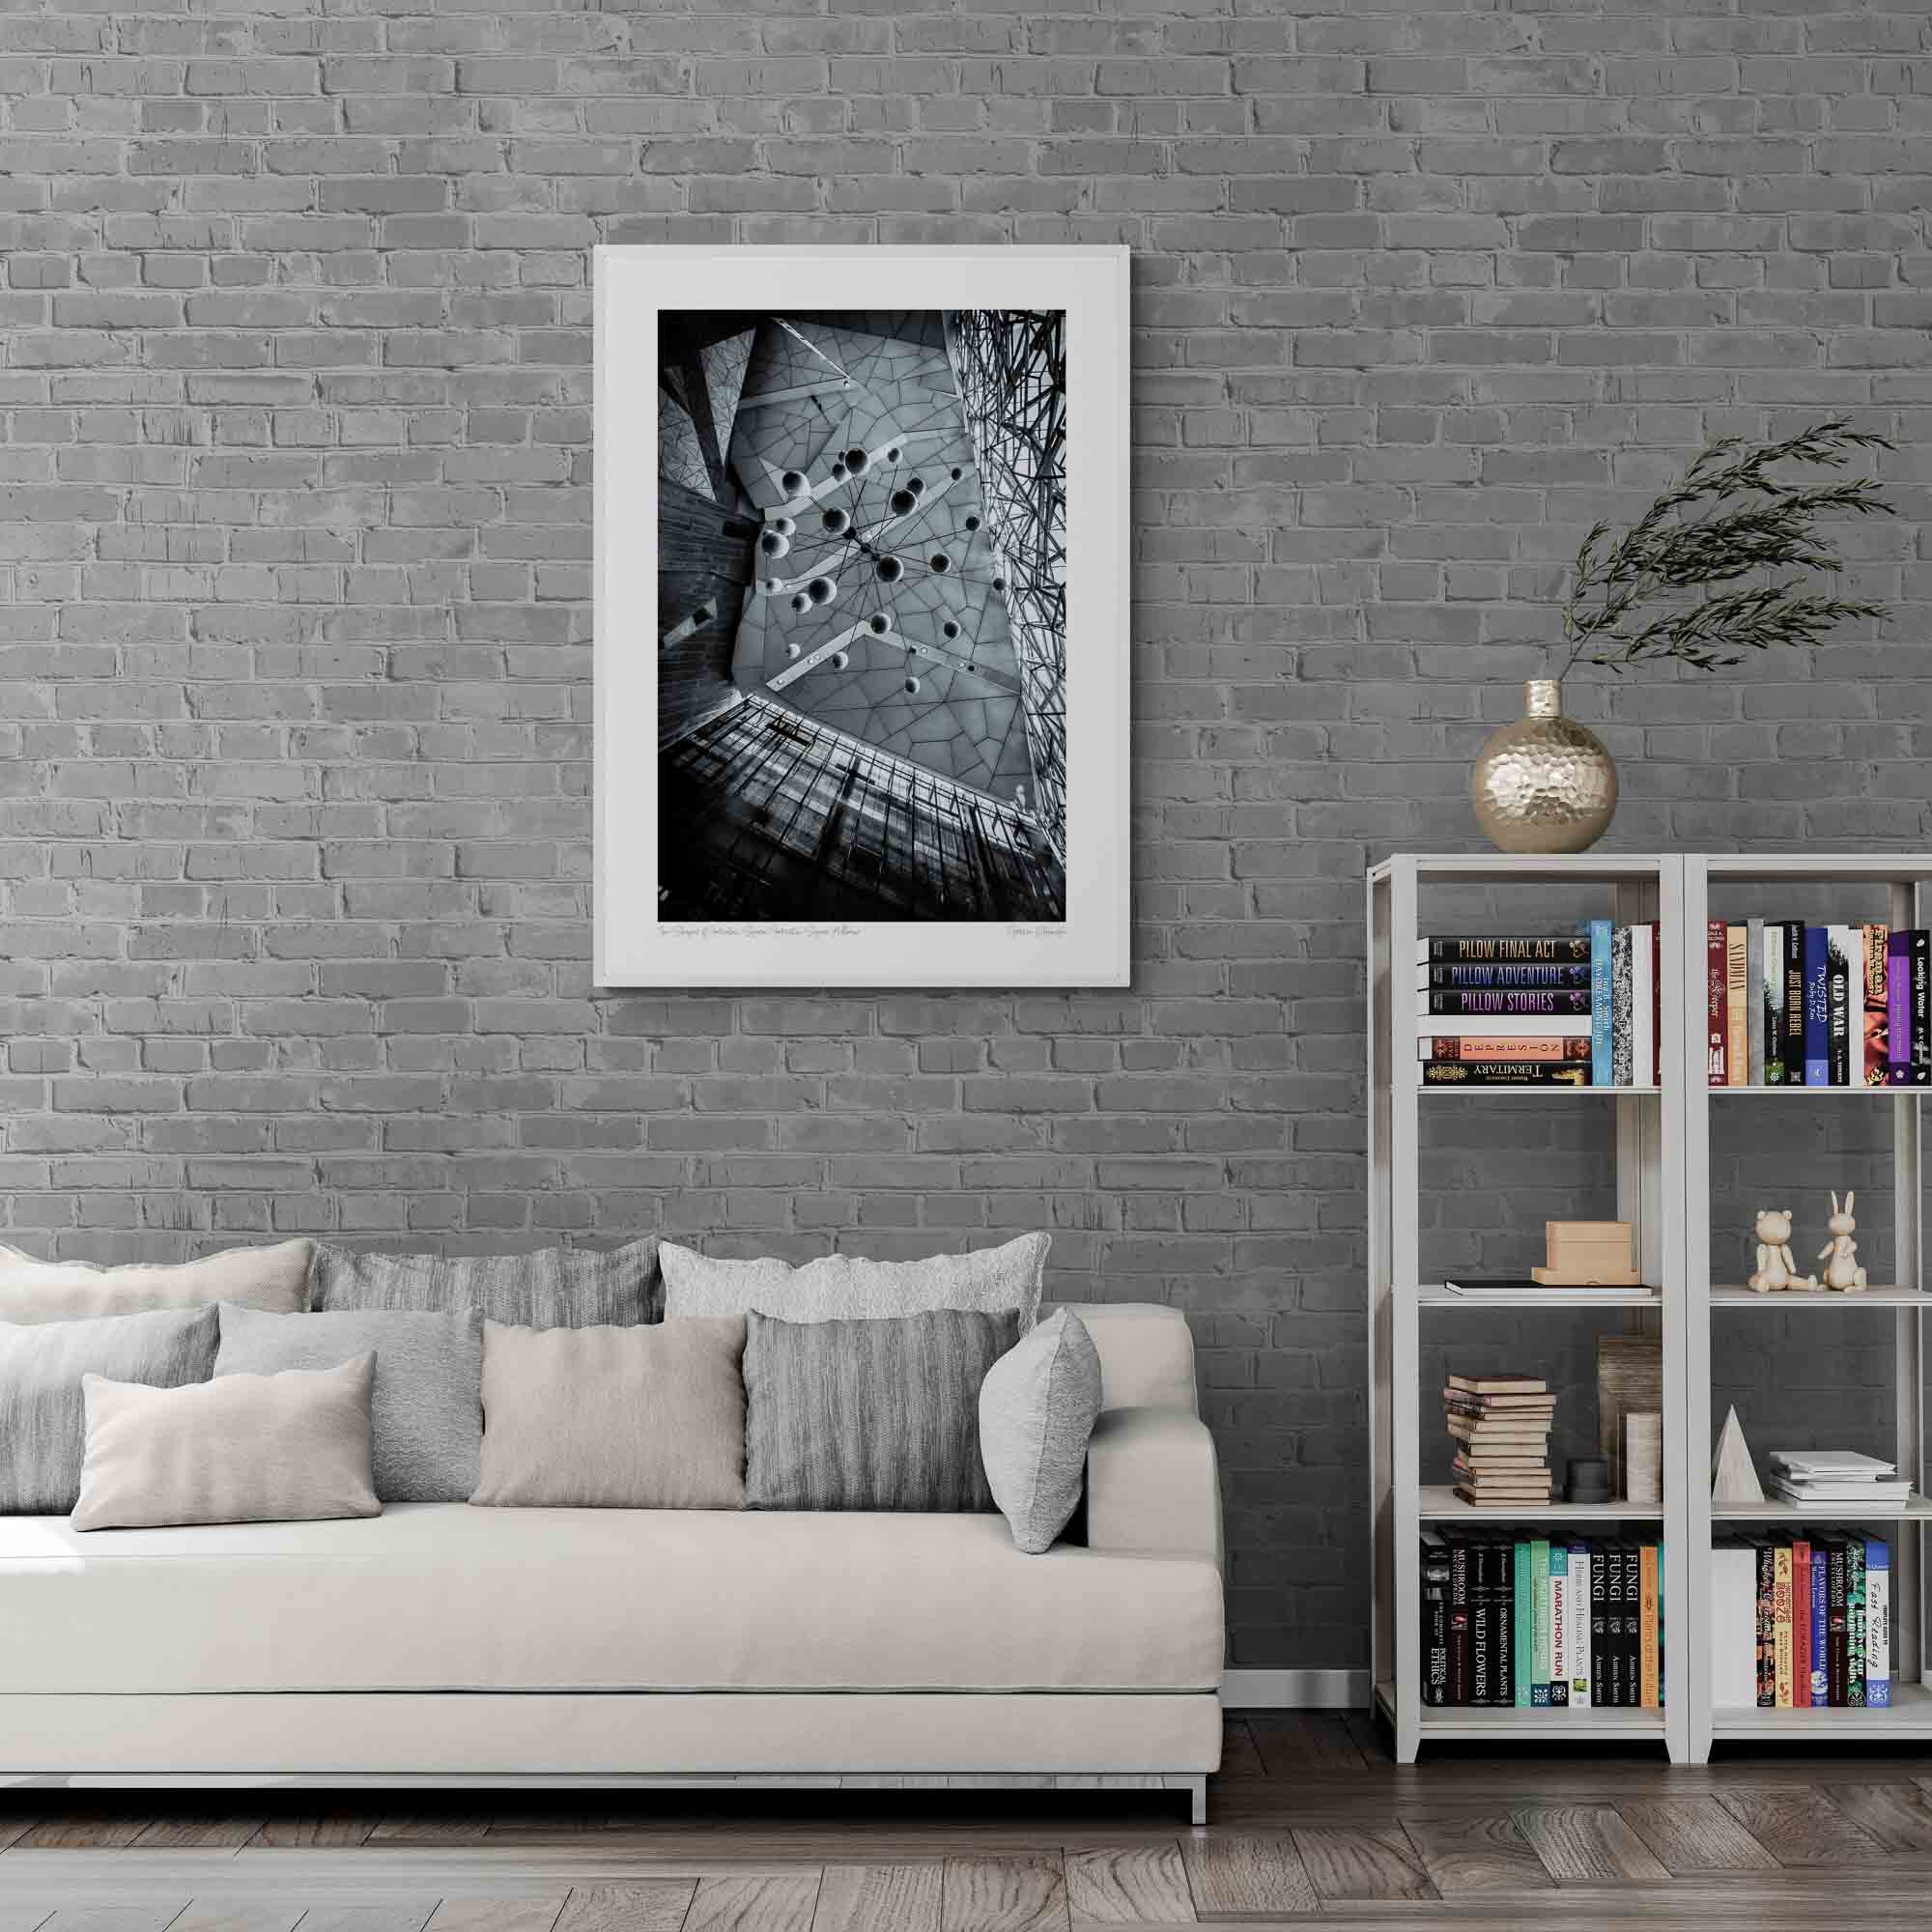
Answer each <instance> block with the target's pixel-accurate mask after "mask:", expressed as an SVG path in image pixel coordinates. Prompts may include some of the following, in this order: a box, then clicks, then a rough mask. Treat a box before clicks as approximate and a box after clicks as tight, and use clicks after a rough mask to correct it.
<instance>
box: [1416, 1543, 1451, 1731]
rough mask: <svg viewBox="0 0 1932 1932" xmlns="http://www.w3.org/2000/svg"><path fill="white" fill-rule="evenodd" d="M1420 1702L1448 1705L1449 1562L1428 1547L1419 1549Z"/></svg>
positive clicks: (1438, 1550)
mask: <svg viewBox="0 0 1932 1932" xmlns="http://www.w3.org/2000/svg"><path fill="white" fill-rule="evenodd" d="M1422 1701H1423V1703H1424V1704H1426V1705H1432V1706H1436V1707H1440V1706H1442V1705H1445V1704H1447V1703H1448V1701H1449V1560H1448V1552H1447V1551H1446V1550H1444V1549H1443V1548H1441V1546H1440V1545H1437V1544H1430V1543H1424V1545H1423V1546H1422Z"/></svg>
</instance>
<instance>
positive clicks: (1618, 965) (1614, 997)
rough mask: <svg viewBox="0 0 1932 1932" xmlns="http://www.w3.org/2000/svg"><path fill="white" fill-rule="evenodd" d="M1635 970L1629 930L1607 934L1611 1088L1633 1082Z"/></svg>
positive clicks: (1620, 929) (1634, 1062)
mask: <svg viewBox="0 0 1932 1932" xmlns="http://www.w3.org/2000/svg"><path fill="white" fill-rule="evenodd" d="M1635 999H1636V967H1635V965H1634V963H1633V961H1632V959H1631V928H1630V927H1629V926H1627V925H1620V926H1617V927H1616V928H1615V929H1614V930H1613V931H1612V932H1611V934H1610V1085H1611V1086H1613V1087H1629V1086H1631V1085H1632V1084H1633V1083H1634V1081H1635V1079H1636V1071H1635V1068H1636V1013H1635Z"/></svg>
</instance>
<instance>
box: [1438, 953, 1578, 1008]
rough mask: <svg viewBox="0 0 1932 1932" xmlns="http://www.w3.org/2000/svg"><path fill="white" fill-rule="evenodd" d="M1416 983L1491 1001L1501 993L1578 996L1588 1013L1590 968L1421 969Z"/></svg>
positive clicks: (1471, 967) (1442, 991)
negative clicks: (1482, 997)
mask: <svg viewBox="0 0 1932 1932" xmlns="http://www.w3.org/2000/svg"><path fill="white" fill-rule="evenodd" d="M1416 972H1417V975H1418V983H1419V984H1421V985H1424V986H1426V987H1428V989H1429V990H1430V991H1431V992H1432V993H1482V994H1485V995H1486V996H1488V997H1489V998H1491V999H1494V998H1495V997H1496V996H1497V995H1499V994H1503V993H1515V994H1535V995H1538V996H1540V997H1541V998H1544V999H1548V998H1550V997H1551V996H1552V995H1557V996H1562V995H1568V996H1569V997H1571V998H1573V999H1574V998H1575V997H1576V995H1577V994H1578V993H1581V994H1582V995H1583V996H1584V999H1585V1002H1586V1005H1585V1008H1584V1010H1585V1011H1588V1006H1587V1001H1588V997H1589V992H1590V968H1589V964H1588V962H1587V961H1585V963H1584V964H1582V965H1580V966H1534V965H1531V966H1524V965H1515V966H1496V965H1489V966H1443V965H1433V966H1432V965H1424V966H1419V967H1418V968H1417V969H1416Z"/></svg>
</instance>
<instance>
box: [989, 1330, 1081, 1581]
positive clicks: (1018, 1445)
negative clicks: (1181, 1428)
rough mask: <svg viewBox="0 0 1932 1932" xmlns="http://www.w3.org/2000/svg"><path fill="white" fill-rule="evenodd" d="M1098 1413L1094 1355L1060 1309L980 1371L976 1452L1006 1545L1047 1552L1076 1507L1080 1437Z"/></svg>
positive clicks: (1077, 1499)
mask: <svg viewBox="0 0 1932 1932" xmlns="http://www.w3.org/2000/svg"><path fill="white" fill-rule="evenodd" d="M1099 1413H1100V1351H1099V1350H1097V1349H1096V1348H1094V1338H1093V1336H1091V1335H1090V1334H1088V1332H1087V1324H1086V1322H1084V1321H1081V1319H1080V1318H1079V1316H1077V1315H1074V1314H1070V1313H1069V1312H1068V1311H1067V1310H1066V1309H1065V1308H1063V1309H1061V1310H1060V1311H1059V1312H1058V1313H1057V1314H1054V1315H1050V1316H1048V1317H1047V1319H1046V1320H1045V1321H1042V1322H1041V1323H1040V1324H1039V1325H1038V1326H1037V1328H1035V1329H1034V1331H1033V1333H1032V1334H1030V1335H1027V1336H1024V1337H1023V1338H1022V1339H1021V1341H1020V1343H1019V1345H1018V1346H1017V1347H1016V1348H1013V1349H1011V1350H1008V1352H1007V1353H1006V1354H1004V1355H1002V1356H1001V1357H1000V1359H999V1360H998V1361H997V1362H995V1363H994V1364H993V1366H992V1367H991V1368H990V1369H988V1370H987V1371H986V1379H985V1380H984V1381H983V1382H982V1383H980V1454H981V1455H982V1456H983V1457H984V1458H985V1461H986V1483H987V1487H988V1488H990V1489H991V1491H992V1492H993V1500H994V1502H996V1503H997V1504H998V1505H999V1506H1000V1510H1001V1512H1002V1513H1003V1514H1004V1515H1005V1517H1006V1519H1007V1526H1008V1527H1009V1529H1010V1530H1011V1531H1012V1533H1013V1541H1014V1543H1016V1544H1017V1545H1018V1546H1019V1548H1022V1549H1024V1550H1025V1551H1026V1552H1027V1553H1028V1554H1029V1555H1030V1556H1037V1555H1038V1554H1039V1553H1040V1551H1042V1550H1044V1549H1050V1548H1052V1547H1053V1542H1054V1539H1055V1538H1056V1537H1057V1536H1058V1535H1059V1534H1060V1532H1061V1531H1062V1530H1063V1529H1065V1527H1066V1524H1067V1521H1068V1520H1069V1519H1070V1518H1071V1517H1072V1515H1073V1512H1074V1510H1075V1509H1077V1508H1078V1507H1079V1503H1080V1490H1081V1485H1082V1484H1083V1483H1084V1482H1085V1480H1086V1476H1087V1438H1088V1437H1089V1436H1090V1435H1093V1433H1094V1421H1095V1420H1096V1419H1097V1417H1098V1416H1099Z"/></svg>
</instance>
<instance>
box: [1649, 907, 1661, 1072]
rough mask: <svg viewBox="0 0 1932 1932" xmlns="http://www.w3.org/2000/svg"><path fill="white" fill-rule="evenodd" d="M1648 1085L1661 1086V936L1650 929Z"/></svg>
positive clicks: (1652, 928) (1657, 929)
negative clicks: (1649, 1054)
mask: <svg viewBox="0 0 1932 1932" xmlns="http://www.w3.org/2000/svg"><path fill="white" fill-rule="evenodd" d="M1650 1052H1651V1063H1650V1083H1651V1085H1652V1086H1653V1087H1662V1085H1663V936H1662V931H1661V930H1660V929H1659V928H1658V927H1657V926H1654V925H1653V926H1652V927H1651V928H1650Z"/></svg>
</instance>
